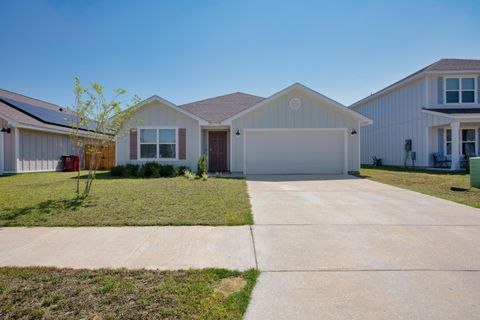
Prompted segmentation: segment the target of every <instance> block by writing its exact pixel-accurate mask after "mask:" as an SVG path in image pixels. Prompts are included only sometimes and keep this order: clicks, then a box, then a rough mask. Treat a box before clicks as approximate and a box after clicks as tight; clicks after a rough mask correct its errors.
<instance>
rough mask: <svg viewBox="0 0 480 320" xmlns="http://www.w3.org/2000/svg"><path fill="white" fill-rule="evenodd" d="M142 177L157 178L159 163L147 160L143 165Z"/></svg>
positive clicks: (158, 175)
mask: <svg viewBox="0 0 480 320" xmlns="http://www.w3.org/2000/svg"><path fill="white" fill-rule="evenodd" d="M142 169H143V177H145V178H150V177H154V178H158V177H160V165H159V164H158V163H156V162H147V163H145V164H144V165H143V167H142Z"/></svg>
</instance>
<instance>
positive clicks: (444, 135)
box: [443, 127, 480, 156]
mask: <svg viewBox="0 0 480 320" xmlns="http://www.w3.org/2000/svg"><path fill="white" fill-rule="evenodd" d="M469 129H471V130H475V141H463V139H462V130H469ZM447 130H451V128H448V127H446V128H443V150H444V151H445V152H444V153H445V155H446V156H451V155H452V153H450V154H448V153H447V150H448V149H447V143H452V140H450V141H447ZM479 130H480V129H479V128H477V127H460V137H458V142H459V144H460V155H463V153H462V149H463V143H475V155H476V156H477V155H479V154H480V153H479V150H477V149H478V131H479ZM450 138H452V137H450Z"/></svg>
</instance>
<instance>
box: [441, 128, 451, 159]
mask: <svg viewBox="0 0 480 320" xmlns="http://www.w3.org/2000/svg"><path fill="white" fill-rule="evenodd" d="M448 130H450V132H451V130H452V129H451V128H443V150H444V151H445V155H446V156H451V155H452V153H451V152H450V154H448V148H447V144H448V143H450V144H452V140H451V139H452V134H450V141H447V131H448Z"/></svg>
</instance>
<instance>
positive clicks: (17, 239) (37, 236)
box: [0, 226, 255, 270]
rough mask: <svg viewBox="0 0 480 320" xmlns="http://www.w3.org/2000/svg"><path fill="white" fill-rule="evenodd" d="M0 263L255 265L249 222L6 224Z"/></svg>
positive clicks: (0, 234)
mask: <svg viewBox="0 0 480 320" xmlns="http://www.w3.org/2000/svg"><path fill="white" fill-rule="evenodd" d="M0 266H55V267H68V268H88V269H97V268H130V269H138V268H146V269H160V270H167V269H168V270H175V269H189V268H215V267H219V268H228V269H233V270H247V269H250V268H255V255H254V249H253V243H252V236H251V231H250V227H249V226H238V227H206V226H194V227H81V228H1V229H0Z"/></svg>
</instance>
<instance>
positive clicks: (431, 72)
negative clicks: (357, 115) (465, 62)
mask: <svg viewBox="0 0 480 320" xmlns="http://www.w3.org/2000/svg"><path fill="white" fill-rule="evenodd" d="M439 74H480V70H427V71H422V72H420V73H418V74H415V75H413V76H410V77H407V78H405V79H403V80H400V81H399V82H397V83H394V84H392V85H389V86H387V87H385V88H383V89H381V90H379V91H377V92H375V93H373V94H371V95H369V96H368V97H365V98H363V99H361V100H359V101H357V102H355V103H353V104H351V105H350V106H349V108H350V109H354V108H356V107H358V106H360V105H363V104H365V103H367V102H369V101H371V100H373V99H376V98H379V97H381V96H383V95H385V94H387V93H389V92H392V91H394V90H396V89H398V88H400V87H402V86H405V85H407V84H409V83H411V82H413V81H417V80H419V79H421V78H427V77H428V76H429V75H439Z"/></svg>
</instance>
